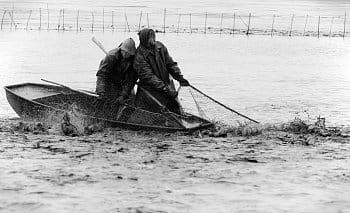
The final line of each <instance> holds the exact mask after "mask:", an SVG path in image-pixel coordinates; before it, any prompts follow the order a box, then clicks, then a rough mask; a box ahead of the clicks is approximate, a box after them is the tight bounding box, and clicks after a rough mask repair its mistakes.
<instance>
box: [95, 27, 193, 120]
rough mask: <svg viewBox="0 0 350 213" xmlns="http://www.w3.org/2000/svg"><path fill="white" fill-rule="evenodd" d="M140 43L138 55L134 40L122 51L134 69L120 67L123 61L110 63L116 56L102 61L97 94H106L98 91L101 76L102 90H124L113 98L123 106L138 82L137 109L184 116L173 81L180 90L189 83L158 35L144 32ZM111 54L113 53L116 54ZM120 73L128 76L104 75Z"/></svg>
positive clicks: (127, 43)
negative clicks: (157, 37)
mask: <svg viewBox="0 0 350 213" xmlns="http://www.w3.org/2000/svg"><path fill="white" fill-rule="evenodd" d="M139 40H140V44H139V46H138V48H137V50H136V52H135V51H134V50H135V43H134V42H133V41H132V39H131V38H130V39H129V40H127V41H128V42H126V43H125V41H124V42H123V43H122V44H121V45H120V47H119V48H120V49H122V48H123V49H124V50H125V51H127V52H128V53H129V54H130V55H131V57H130V58H129V60H127V61H128V63H129V62H130V61H132V62H130V63H132V64H133V65H132V66H130V64H128V66H127V69H125V65H122V64H121V63H120V62H121V61H118V60H112V59H111V58H112V57H113V54H111V56H109V55H110V54H108V55H107V56H106V58H109V59H106V58H105V59H104V60H103V61H102V63H101V65H100V69H99V71H98V73H97V86H96V92H97V93H98V94H99V95H101V96H102V95H106V93H107V90H106V89H99V78H100V80H101V76H102V82H103V84H102V85H103V86H100V87H101V88H106V86H107V85H108V84H109V83H110V82H111V84H117V85H119V86H118V88H124V89H121V92H116V94H119V97H117V98H115V96H114V95H112V96H111V97H113V98H114V99H115V100H116V102H117V103H123V102H124V100H125V99H127V97H130V96H132V91H133V87H134V85H135V83H136V80H137V79H138V80H139V82H138V89H137V93H136V98H135V106H136V107H139V108H142V109H145V110H148V111H153V112H160V111H162V109H163V108H164V107H166V108H167V109H169V110H170V111H172V112H175V113H177V114H181V113H182V111H181V105H180V103H179V101H178V99H177V96H178V92H177V91H176V90H175V85H174V83H173V81H172V79H171V77H172V78H174V79H175V80H177V81H178V82H179V83H180V85H181V86H189V85H190V84H189V82H188V81H187V80H186V79H185V78H184V77H183V76H182V74H181V71H180V69H179V67H178V65H177V63H176V62H175V61H173V59H172V58H171V56H170V55H169V53H168V50H167V48H166V47H165V45H164V44H162V43H161V42H159V41H156V35H155V32H154V31H153V30H152V29H142V30H141V31H140V32H139ZM117 49H118V48H117ZM120 51H122V50H120ZM111 52H112V53H113V50H112V51H111ZM134 54H135V56H134V57H133V55H134ZM123 57H124V56H123ZM100 70H102V71H100ZM104 70H105V71H104ZM107 70H108V71H107ZM121 70H123V71H122V72H121V73H125V75H115V78H112V77H108V75H105V73H110V74H112V73H119V72H120V71H121ZM101 73H102V75H101ZM109 76H112V75H109ZM123 76H125V77H124V78H123ZM170 76H171V77H170ZM100 85H101V84H100ZM101 92H102V93H101Z"/></svg>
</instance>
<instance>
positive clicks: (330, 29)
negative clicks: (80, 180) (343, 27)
mask: <svg viewBox="0 0 350 213" xmlns="http://www.w3.org/2000/svg"><path fill="white" fill-rule="evenodd" d="M333 21H334V16H333V17H332V22H331V26H330V27H329V35H328V36H329V37H331V36H332V28H333Z"/></svg>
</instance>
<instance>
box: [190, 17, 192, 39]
mask: <svg viewBox="0 0 350 213" xmlns="http://www.w3.org/2000/svg"><path fill="white" fill-rule="evenodd" d="M190 33H191V34H192V13H190Z"/></svg>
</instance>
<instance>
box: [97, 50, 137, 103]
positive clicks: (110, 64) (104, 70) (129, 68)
mask: <svg viewBox="0 0 350 213" xmlns="http://www.w3.org/2000/svg"><path fill="white" fill-rule="evenodd" d="M133 60H134V57H133V56H131V57H130V58H128V59H124V58H123V57H122V55H121V52H120V49H119V48H116V49H113V50H111V51H110V52H109V53H108V54H107V55H106V57H105V58H104V59H103V60H102V61H101V63H100V67H99V70H98V71H97V74H96V76H97V82H96V93H97V94H102V93H104V94H105V95H107V96H110V97H113V98H116V97H119V96H121V95H123V96H124V97H125V98H126V97H128V96H129V95H130V94H131V91H132V89H133V88H134V86H135V84H136V81H137V73H136V71H135V70H134V68H133Z"/></svg>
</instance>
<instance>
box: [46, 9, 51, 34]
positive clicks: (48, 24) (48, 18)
mask: <svg viewBox="0 0 350 213" xmlns="http://www.w3.org/2000/svg"><path fill="white" fill-rule="evenodd" d="M46 9H47V30H49V29H50V11H49V4H48V3H47V4H46Z"/></svg>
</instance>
